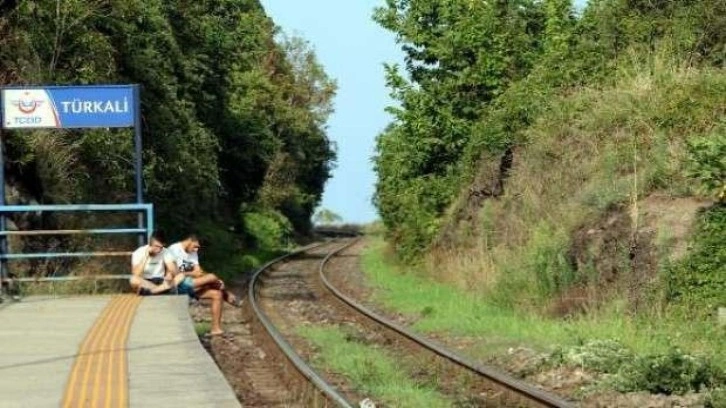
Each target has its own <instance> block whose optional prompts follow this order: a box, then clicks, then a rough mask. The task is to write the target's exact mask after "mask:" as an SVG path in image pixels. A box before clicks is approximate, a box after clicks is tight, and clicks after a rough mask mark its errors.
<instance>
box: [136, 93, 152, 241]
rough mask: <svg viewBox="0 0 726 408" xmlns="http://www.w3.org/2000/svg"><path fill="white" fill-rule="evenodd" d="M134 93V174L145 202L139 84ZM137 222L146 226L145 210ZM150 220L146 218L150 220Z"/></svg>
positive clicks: (141, 236) (140, 199)
mask: <svg viewBox="0 0 726 408" xmlns="http://www.w3.org/2000/svg"><path fill="white" fill-rule="evenodd" d="M133 95H134V156H135V157H134V176H135V183H136V203H137V204H143V202H144V195H143V190H142V172H143V166H142V164H143V162H142V157H141V152H142V148H141V91H140V88H139V85H138V84H136V85H134V86H133ZM137 221H138V222H137V224H138V227H139V228H144V212H142V211H139V212H138V213H137ZM148 221H149V220H146V222H148ZM147 235H148V234H144V233H139V236H138V237H139V239H138V240H139V246H141V245H144V244H145V243H146V237H147Z"/></svg>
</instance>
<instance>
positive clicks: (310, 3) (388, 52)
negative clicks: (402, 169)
mask: <svg viewBox="0 0 726 408" xmlns="http://www.w3.org/2000/svg"><path fill="white" fill-rule="evenodd" d="M585 1H586V0H576V1H575V3H576V4H578V5H581V4H584V2H585ZM261 3H262V5H263V6H264V7H265V10H266V11H267V14H268V15H269V16H271V17H272V19H273V20H274V21H275V23H276V24H277V25H278V26H280V27H281V28H282V29H283V30H284V31H285V33H287V34H292V35H296V36H299V37H302V38H304V39H306V40H307V41H309V42H310V44H311V46H312V47H313V49H314V50H315V52H316V54H317V56H318V59H319V60H320V62H321V63H322V64H323V66H324V67H325V70H326V72H327V73H328V75H330V76H331V77H332V78H334V79H335V80H336V81H337V82H338V95H337V97H336V98H335V101H334V103H335V112H334V113H333V115H332V116H331V118H330V120H329V121H328V126H329V127H328V136H329V137H330V138H331V139H332V140H333V141H335V143H336V144H337V146H338V164H337V168H336V169H335V170H334V171H333V177H332V178H331V179H330V180H328V183H327V185H326V187H325V193H324V195H323V202H322V204H321V207H322V208H327V209H329V210H331V211H333V212H335V213H337V214H339V215H340V216H341V217H343V220H344V221H345V222H354V223H367V222H371V221H374V220H375V219H377V218H378V215H377V213H376V210H375V208H374V206H373V204H372V203H371V197H372V196H373V191H374V185H375V173H374V172H373V165H372V162H371V158H372V157H373V154H374V149H375V139H376V136H377V135H378V134H379V133H380V132H381V131H382V130H383V129H384V128H385V126H386V125H387V124H388V123H389V122H390V120H391V118H390V116H389V115H388V114H387V113H385V112H384V108H385V107H386V106H388V105H391V104H392V103H393V102H392V101H391V99H390V98H389V92H388V90H387V89H386V86H385V80H384V76H383V63H384V62H394V63H395V62H401V60H402V53H401V52H400V50H399V47H398V46H397V45H396V43H395V37H394V35H393V34H392V33H389V32H387V31H385V30H383V29H382V28H380V27H379V26H378V25H377V24H376V23H374V22H373V20H372V19H371V14H372V12H373V8H374V7H376V6H379V5H381V4H383V0H358V1H350V0H347V1H342V0H307V1H295V0H261Z"/></svg>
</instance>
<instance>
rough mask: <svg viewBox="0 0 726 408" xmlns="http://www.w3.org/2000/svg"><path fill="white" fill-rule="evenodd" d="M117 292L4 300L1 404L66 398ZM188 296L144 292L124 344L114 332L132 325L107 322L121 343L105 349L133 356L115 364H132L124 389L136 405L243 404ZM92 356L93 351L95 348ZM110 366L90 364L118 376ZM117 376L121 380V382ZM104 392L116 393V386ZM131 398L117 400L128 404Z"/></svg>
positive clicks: (25, 405) (27, 407) (42, 403)
mask: <svg viewBox="0 0 726 408" xmlns="http://www.w3.org/2000/svg"><path fill="white" fill-rule="evenodd" d="M111 299H112V298H111V297H110V296H97V297H74V298H52V299H51V298H26V299H23V300H22V301H21V302H18V303H12V304H10V305H4V306H3V307H2V308H0V407H18V408H21V407H22V408H31V407H43V408H45V407H57V406H62V405H63V401H64V394H65V393H66V387H67V385H68V384H69V381H70V380H69V377H70V376H71V371H72V369H73V366H74V364H76V360H77V358H78V357H79V350H81V349H82V346H83V344H84V343H85V342H87V341H86V340H85V339H86V336H87V334H88V333H89V332H90V331H91V330H92V329H93V328H94V326H95V325H96V324H97V323H98V321H99V320H102V319H99V317H101V314H102V311H104V309H105V308H106V306H107V305H109V303H110V302H111ZM137 303H138V300H137ZM187 304H188V303H187V298H186V297H185V296H159V297H147V298H143V300H141V302H140V304H138V308H137V309H136V313H135V315H134V316H129V319H128V320H129V322H130V323H129V324H130V332H129V331H127V332H128V341H127V342H126V344H124V345H121V344H122V343H123V341H119V340H114V339H113V338H114V336H116V337H117V338H118V337H119V336H121V335H116V334H114V333H123V332H124V331H123V330H117V329H116V328H115V327H114V322H111V323H108V324H107V326H109V327H110V329H109V330H107V334H105V335H104V336H106V337H107V338H108V339H109V341H116V343H111V344H116V345H119V347H115V350H101V352H107V353H112V352H113V353H116V354H108V355H109V357H108V359H109V361H111V358H116V357H114V355H119V356H121V357H119V358H125V360H124V362H125V364H122V365H116V366H115V367H121V368H122V369H123V368H127V369H126V370H123V371H125V372H126V378H125V379H127V381H123V384H124V386H126V387H127V388H128V389H127V390H123V391H124V392H125V393H126V394H125V395H128V406H130V407H132V408H136V407H139V408H141V407H175V408H176V407H180V406H188V407H239V406H240V404H239V402H238V401H237V399H236V397H235V395H234V392H233V391H232V388H231V387H230V386H229V384H228V383H227V382H226V380H225V378H224V376H223V375H222V373H221V372H220V371H219V369H218V367H217V366H216V364H215V363H214V361H213V360H212V358H211V357H210V356H209V355H208V354H207V352H206V351H205V350H204V348H203V347H202V346H201V344H200V343H199V341H198V339H197V336H196V334H195V332H194V328H193V324H192V321H191V318H190V317H189V314H188V312H187ZM119 324H120V323H119ZM112 330H116V331H112ZM99 336H100V335H99ZM123 337H125V336H123ZM99 338H100V337H99ZM94 353H97V352H94ZM85 358H87V359H88V358H89V357H88V353H86V356H85ZM103 358H104V359H105V358H106V357H103ZM104 367H106V365H102V366H99V368H94V370H95V371H91V370H89V371H90V372H92V373H95V374H92V375H91V378H89V380H93V381H95V382H100V381H101V380H99V379H100V378H105V377H106V376H107V377H108V378H109V379H110V378H111V374H110V373H108V374H106V373H105V372H104ZM108 367H111V365H109V366H108ZM108 369H109V370H110V369H111V368H108ZM115 369H118V368H115ZM94 376H95V377H94ZM117 383H118V384H121V382H114V383H113V384H117ZM113 387H121V385H113ZM115 391H116V390H114V392H115ZM102 392H108V393H109V395H110V394H111V391H110V390H108V391H102ZM114 395H115V394H114ZM123 401H124V400H123V399H122V402H121V403H119V402H118V401H116V400H114V401H113V402H114V404H117V403H118V404H120V405H121V406H122V405H126V404H125V403H123ZM66 405H68V404H66ZM74 405H75V404H74ZM84 405H88V406H93V405H94V404H84ZM110 406H111V405H110ZM113 406H116V405H113Z"/></svg>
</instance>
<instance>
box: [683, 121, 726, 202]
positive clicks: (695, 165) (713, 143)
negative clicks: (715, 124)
mask: <svg viewBox="0 0 726 408" xmlns="http://www.w3.org/2000/svg"><path fill="white" fill-rule="evenodd" d="M688 154H689V157H688V159H689V163H688V164H689V171H688V175H689V176H691V177H694V178H696V179H697V180H699V182H700V183H701V185H702V187H701V190H702V191H703V192H704V193H706V194H707V195H711V196H714V197H716V198H717V199H718V200H720V201H726V131H722V132H718V133H714V134H711V135H708V136H704V137H700V138H697V139H694V140H691V141H689V142H688Z"/></svg>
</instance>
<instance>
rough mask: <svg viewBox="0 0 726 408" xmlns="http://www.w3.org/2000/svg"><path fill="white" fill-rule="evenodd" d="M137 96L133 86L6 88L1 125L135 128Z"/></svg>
mask: <svg viewBox="0 0 726 408" xmlns="http://www.w3.org/2000/svg"><path fill="white" fill-rule="evenodd" d="M134 97H135V94H134V86H133V85H90V86H50V87H12V88H3V89H2V113H3V114H2V122H1V123H0V127H4V128H7V129H14V128H115V127H134V124H135V121H134V120H135V117H134V114H135V111H136V110H135V107H136V105H135V104H136V103H137V101H135V100H134Z"/></svg>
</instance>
